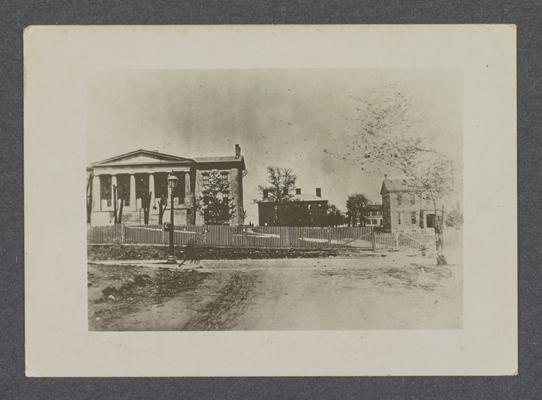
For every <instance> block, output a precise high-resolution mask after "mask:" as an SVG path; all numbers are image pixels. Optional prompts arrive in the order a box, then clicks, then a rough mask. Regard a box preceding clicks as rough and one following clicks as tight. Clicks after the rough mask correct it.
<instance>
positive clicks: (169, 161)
mask: <svg viewBox="0 0 542 400" xmlns="http://www.w3.org/2000/svg"><path fill="white" fill-rule="evenodd" d="M212 170H217V171H220V173H221V174H222V176H223V178H224V179H227V180H228V182H229V184H230V191H231V194H230V195H231V196H232V198H233V199H234V204H235V208H236V209H235V215H234V216H233V217H232V219H231V221H230V224H232V225H238V224H242V223H243V216H244V215H243V214H244V213H243V212H242V211H243V172H244V171H245V161H244V158H243V156H242V155H241V148H240V147H239V145H235V153H234V155H232V156H219V157H199V158H185V157H179V156H174V155H169V154H163V153H159V152H157V151H149V150H136V151H132V152H130V153H126V154H121V155H118V156H115V157H111V158H108V159H106V160H102V161H98V162H95V163H93V164H91V165H89V166H88V167H87V175H88V177H89V185H88V190H87V196H88V199H87V200H89V202H90V203H91V214H90V217H91V218H90V223H91V225H108V224H111V223H112V222H113V218H114V217H113V216H114V213H113V211H114V205H113V201H114V199H115V198H116V199H117V202H118V203H119V202H120V200H123V202H124V205H123V212H122V222H125V223H128V224H142V223H143V210H142V199H143V198H145V196H148V194H149V193H150V214H149V224H157V223H158V202H159V199H161V198H164V199H167V208H166V211H165V213H164V221H169V215H170V209H171V206H172V205H171V204H170V198H171V190H170V189H169V188H168V184H167V178H168V174H169V173H171V172H172V171H173V173H174V174H175V176H176V177H177V178H178V179H179V181H178V184H177V187H176V189H175V192H174V193H173V196H174V197H173V209H174V213H175V215H174V216H175V224H179V225H192V224H197V225H201V224H204V223H205V221H204V220H203V217H202V215H201V214H200V213H199V212H196V208H195V203H196V201H197V199H198V198H199V197H200V196H201V192H202V188H203V186H204V184H205V181H206V179H208V176H209V172H210V171H212ZM115 187H116V188H117V190H116V192H115V194H114V188H115Z"/></svg>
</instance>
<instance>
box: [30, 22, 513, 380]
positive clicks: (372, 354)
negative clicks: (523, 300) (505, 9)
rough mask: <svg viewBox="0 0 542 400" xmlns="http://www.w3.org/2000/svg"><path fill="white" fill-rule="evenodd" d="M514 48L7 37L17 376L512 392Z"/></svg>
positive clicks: (485, 29) (347, 29) (317, 39)
mask: <svg viewBox="0 0 542 400" xmlns="http://www.w3.org/2000/svg"><path fill="white" fill-rule="evenodd" d="M515 41H516V31H515V27H514V26H509V25H491V26H478V25H442V26H441V25H438V26H437V25H421V26H418V25H382V26H371V25H366V26H365V25H363V26H349V25H340V26H339V25H338V26H281V25H276V26H275V25H273V26H244V25H239V26H211V25H209V26H203V25H202V26H107V27H106V26H74V27H70V26H32V27H29V28H27V29H25V35H24V63H25V69H24V73H25V75H24V77H25V81H24V85H25V86H24V90H25V92H24V94H25V98H24V111H25V119H24V129H25V136H24V141H25V142H24V143H25V145H24V160H25V168H24V174H25V175H24V185H25V192H24V195H25V209H24V218H25V274H24V277H25V333H26V337H25V352H26V373H27V376H55V377H63V376H81V377H102V376H103V377H112V376H134V377H161V376H167V377H175V376H181V377H190V376H194V377H200V376H221V377H225V376H390V375H394V376H405V375H409V376H445V375H514V374H517V366H518V362H517V361H518V358H517V357H518V352H517V207H516V206H517V175H516V158H515V157H516V156H515V154H516V153H515V150H516V83H515V82H516V81H515V79H516V60H515V54H516V47H515Z"/></svg>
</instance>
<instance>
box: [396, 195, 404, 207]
mask: <svg viewBox="0 0 542 400" xmlns="http://www.w3.org/2000/svg"><path fill="white" fill-rule="evenodd" d="M402 202H403V195H402V194H401V193H398V194H397V205H399V206H400V205H401V203H402Z"/></svg>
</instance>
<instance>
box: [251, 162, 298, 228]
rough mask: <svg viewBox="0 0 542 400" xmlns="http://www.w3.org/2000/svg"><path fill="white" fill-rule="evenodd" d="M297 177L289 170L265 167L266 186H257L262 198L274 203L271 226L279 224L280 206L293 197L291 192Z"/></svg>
mask: <svg viewBox="0 0 542 400" xmlns="http://www.w3.org/2000/svg"><path fill="white" fill-rule="evenodd" d="M296 180H297V176H296V175H295V174H294V172H293V171H292V170H291V169H289V168H278V167H267V184H266V185H265V186H262V185H260V186H258V189H259V191H260V192H261V193H262V194H263V193H265V194H266V195H264V196H263V197H264V198H265V197H267V198H268V199H269V200H271V201H272V202H273V203H274V216H273V218H274V221H273V225H280V224H281V215H280V214H281V212H280V211H281V208H282V207H281V205H282V204H283V203H285V202H288V201H290V199H291V198H292V197H293V195H292V193H291V191H292V189H294V188H295V182H296Z"/></svg>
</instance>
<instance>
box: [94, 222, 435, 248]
mask: <svg viewBox="0 0 542 400" xmlns="http://www.w3.org/2000/svg"><path fill="white" fill-rule="evenodd" d="M173 237H174V243H175V244H176V245H181V246H183V245H196V246H209V247H250V248H314V249H322V248H332V247H350V248H359V249H373V250H378V249H398V248H401V247H409V248H421V247H422V246H430V245H431V243H434V234H432V233H388V232H380V231H376V230H374V229H373V228H372V227H336V228H331V227H294V226H257V227H250V226H219V225H205V226H199V225H198V226H195V225H189V226H176V227H175V229H174V234H173ZM87 241H88V243H90V244H107V243H131V244H150V245H152V244H168V243H169V232H167V231H164V229H163V227H162V226H161V225H145V226H130V225H124V224H118V225H111V226H89V227H88V228H87Z"/></svg>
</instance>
